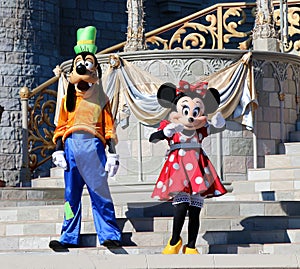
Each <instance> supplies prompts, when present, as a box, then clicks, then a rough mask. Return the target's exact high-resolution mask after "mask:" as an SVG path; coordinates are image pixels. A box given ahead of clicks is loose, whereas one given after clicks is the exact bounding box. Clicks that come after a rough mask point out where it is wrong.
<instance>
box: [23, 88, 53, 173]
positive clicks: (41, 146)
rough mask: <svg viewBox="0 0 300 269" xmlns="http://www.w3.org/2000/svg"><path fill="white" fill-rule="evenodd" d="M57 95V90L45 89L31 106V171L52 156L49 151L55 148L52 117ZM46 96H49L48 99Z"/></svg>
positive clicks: (29, 141)
mask: <svg viewBox="0 0 300 269" xmlns="http://www.w3.org/2000/svg"><path fill="white" fill-rule="evenodd" d="M56 96H57V93H56V91H54V90H50V89H44V90H42V91H41V92H40V93H39V95H38V96H37V97H36V99H35V102H34V104H33V106H32V107H29V121H28V147H29V148H28V152H29V168H30V170H31V171H34V170H35V169H36V168H37V167H39V166H40V165H42V164H44V163H45V162H47V161H48V160H49V159H50V158H51V154H49V152H51V151H52V150H54V149H55V145H54V144H53V142H52V137H53V131H54V128H55V125H54V124H53V118H52V117H53V115H54V112H55V107H56ZM46 97H49V98H48V100H46ZM51 116H52V117H51Z"/></svg>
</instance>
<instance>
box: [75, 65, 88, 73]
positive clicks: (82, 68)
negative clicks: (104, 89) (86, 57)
mask: <svg viewBox="0 0 300 269" xmlns="http://www.w3.org/2000/svg"><path fill="white" fill-rule="evenodd" d="M76 72H77V74H79V75H84V74H85V73H86V67H85V65H84V64H79V65H78V66H76Z"/></svg>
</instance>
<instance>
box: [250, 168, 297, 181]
mask: <svg viewBox="0 0 300 269" xmlns="http://www.w3.org/2000/svg"><path fill="white" fill-rule="evenodd" d="M299 178H300V167H298V168H295V167H293V168H290V167H287V168H273V169H266V168H258V169H248V181H251V180H261V181H269V180H288V179H291V180H294V179H299Z"/></svg>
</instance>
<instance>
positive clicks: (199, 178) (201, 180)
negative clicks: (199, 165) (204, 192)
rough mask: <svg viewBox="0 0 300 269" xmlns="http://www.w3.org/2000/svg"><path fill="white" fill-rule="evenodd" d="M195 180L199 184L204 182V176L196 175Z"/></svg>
mask: <svg viewBox="0 0 300 269" xmlns="http://www.w3.org/2000/svg"><path fill="white" fill-rule="evenodd" d="M195 182H196V183H197V184H201V183H202V182H203V178H202V177H196V179H195Z"/></svg>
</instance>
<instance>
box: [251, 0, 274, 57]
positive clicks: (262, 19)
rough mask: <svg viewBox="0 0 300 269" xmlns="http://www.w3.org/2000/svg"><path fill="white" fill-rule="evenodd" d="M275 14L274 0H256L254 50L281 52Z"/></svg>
mask: <svg viewBox="0 0 300 269" xmlns="http://www.w3.org/2000/svg"><path fill="white" fill-rule="evenodd" d="M273 13H274V9H273V1H272V0H256V18H255V26H254V29H253V48H254V50H263V51H273V52H278V51H279V44H278V39H277V33H276V30H275V22H274V19H273Z"/></svg>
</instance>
